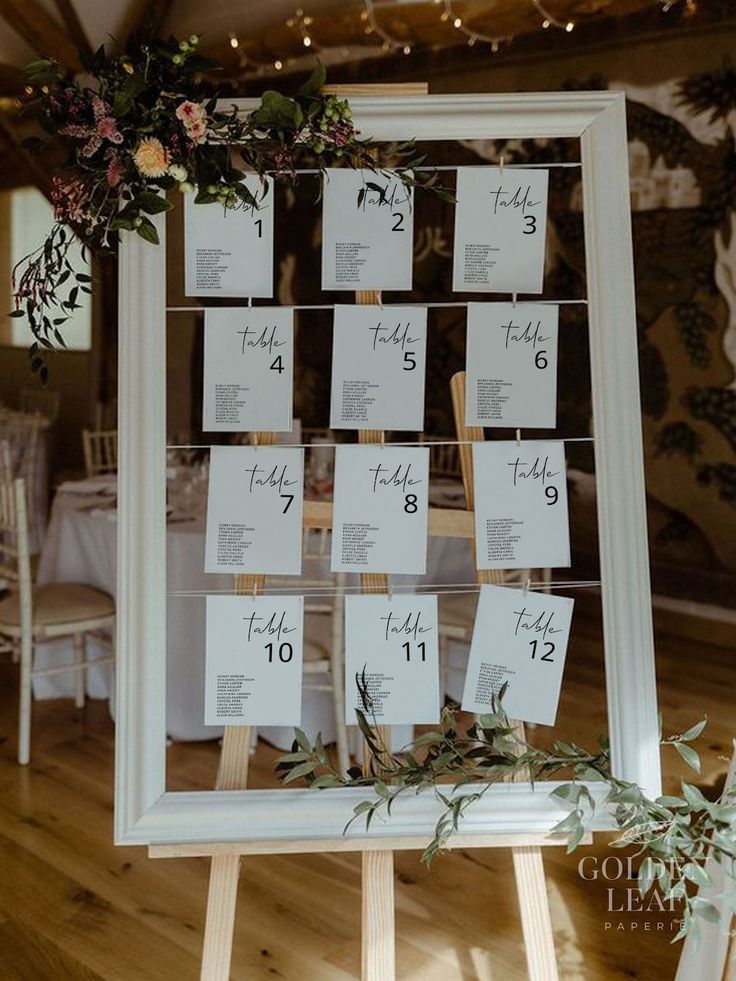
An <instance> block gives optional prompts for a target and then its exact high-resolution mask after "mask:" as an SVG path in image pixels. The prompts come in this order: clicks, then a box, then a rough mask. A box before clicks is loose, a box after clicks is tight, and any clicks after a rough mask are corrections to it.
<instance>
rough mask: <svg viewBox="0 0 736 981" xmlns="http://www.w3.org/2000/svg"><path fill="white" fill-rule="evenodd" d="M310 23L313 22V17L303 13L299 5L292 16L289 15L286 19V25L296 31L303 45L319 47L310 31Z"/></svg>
mask: <svg viewBox="0 0 736 981" xmlns="http://www.w3.org/2000/svg"><path fill="white" fill-rule="evenodd" d="M312 24H314V17H312V16H311V14H305V13H304V11H303V10H302V9H301V7H298V8H297V9H296V10H295V11H294V14H293V16H291V17H289V19H288V20H287V21H286V26H287V27H289V28H291V30H293V31H296V32H297V34H298V35H299V37H300V38H301V39H302V46H303V47H305V48H319V45H317V44H315V41H314V38H313V37H312V32H311V31H310V27H311V26H312Z"/></svg>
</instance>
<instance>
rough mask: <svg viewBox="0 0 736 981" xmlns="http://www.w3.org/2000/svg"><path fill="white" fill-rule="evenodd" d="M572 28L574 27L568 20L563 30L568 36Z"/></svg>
mask: <svg viewBox="0 0 736 981" xmlns="http://www.w3.org/2000/svg"><path fill="white" fill-rule="evenodd" d="M574 27H575V25H574V24H573V22H572V21H571V20H569V21H568V22H567V23H566V24H565V30H566V31H567V33H568V34H569V33H570V31H571V30H573V28H574Z"/></svg>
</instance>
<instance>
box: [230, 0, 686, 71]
mask: <svg viewBox="0 0 736 981" xmlns="http://www.w3.org/2000/svg"><path fill="white" fill-rule="evenodd" d="M527 2H528V3H530V4H531V6H532V8H533V9H534V10H535V11H536V13H537V14H538V15H539V17H540V26H541V28H542V29H543V30H548V29H549V28H556V29H558V30H561V31H565V32H566V33H568V34H569V33H571V32H572V31H573V30H574V29H575V27H576V21H575V20H573V19H562V17H560V16H556V15H555V14H554V13H553V12H552V10H550V9H549V7H548V6H546V4H547V3H550V2H553V0H527ZM651 2H652V6H656V7H657V8H658V9H659V10H660V11H662V12H663V13H667V12H668V11H670V10H672V9H673V8H676V7H680V8H681V10H682V13H683V15H684V16H691V15H693V14H694V13H696V12H697V10H698V0H651ZM413 5H415V6H429V7H430V8H432V7H437V8H439V11H440V20H441V22H442V23H443V24H446V25H448V26H449V27H451V28H452V29H453V30H454V31H456V32H457V33H458V34H459V35H461V36H462V37H463V38H464V40H465V42H466V43H467V45H468V47H470V48H472V47H474V46H475V45H477V44H482V45H488V46H489V47H490V48H491V51H493V52H494V53H495V52H497V51H499V50H500V49H501V47H502V46H507V45H509V44H511V42H512V41H513V40H514V38H515V36H516V35H514V34H504V35H501V34H491V33H488V32H487V30H486V31H482V30H478V29H477V28H475V27H472V26H470V22H467V23H466V20H465V18H464V16H463V11H461V10H459V9H458V7H459V6H460V4H459V0H360V6H359V23H360V24H361V25H362V34H363V35H364V37H365V42H364V43H365V44H366V45H368V46H370V47H372V48H375V47H376V45H375V44H374V42H375V41H377V42H378V47H380V49H382V50H383V51H384V52H385V53H387V54H394V55H395V54H399V53H403V54H404V55H411V54H413V53H415V52H416V50H417V49H418V48H419V47H426V44H424V43H423V42H422V39H421V38H417V37H410V38H407V37H397V36H396V34H394V33H392V31H391V30H390V29H388V28H387V27H386V26H385V25H384V24H382V23H381V22H380V20H379V11H382V10H384V9H393V10H396V9H397V8H399V7H401V8H403V9H405V8H406V7H408V6H413ZM463 10H464V8H463ZM484 13H485V14H487V13H488V10H486V11H485V12H484ZM314 22H315V18H314V17H313V16H312V15H311V14H307V13H305V11H304V10H303V9H302V8H301V7H298V8H297V9H296V10H295V11H294V13H293V14H292V16H290V17H289V18H288V19H287V20H286V27H287V28H289V30H291V31H293V32H294V33H295V34H296V35H297V36H298V38H299V41H300V49H301V54H299V55H295V54H280V55H279V54H277V53H275V52H274V53H273V55H272V57H271V59H270V60H268V61H265V62H260V61H258V60H257V59H255V58H253V57H251V56H250V55H246V54H245V51H244V49H243V42H242V40H241V38H239V37H238V35H237V34H236V33H235V32H230V34H229V44H230V46H231V47H232V48H233V50H234V52H235V53H236V54H237V58H238V61H239V64H240V68H241V70H245V69H247V70H248V71H247V72H246V73H245V74H243V75H241V78H244V77H246V74H258V75H262V74H267V73H274V72H281V71H283V70H284V68H287V69H291V68H292V67H295V66H298V65H300V64H301V63H302V62H303V57H305V56H306V55H307V53H312V52H316V51H323V50H325V48H324V45H322V44H319V43H317V41H316V40H315V38H314V34H313V31H312V28H313V25H314ZM427 44H429V42H427ZM247 46H248V45H247V44H246V47H247ZM442 46H443V45H442V44H432V45H431V47H432V49H433V50H439V49H440V48H441V47H442ZM329 47H330V48H334V49H335V50H336V51H338V52H341V55H342V59H343V60H347V59H349V57H350V53H351V49H350V48H347V47H345V45H344V42H343V43H342V45H340V44H336V45H332V44H330V45H329Z"/></svg>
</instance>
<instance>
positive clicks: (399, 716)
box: [345, 595, 440, 725]
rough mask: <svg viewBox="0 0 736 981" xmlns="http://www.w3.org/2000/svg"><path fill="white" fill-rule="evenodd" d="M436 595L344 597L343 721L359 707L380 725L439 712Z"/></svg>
mask: <svg viewBox="0 0 736 981" xmlns="http://www.w3.org/2000/svg"><path fill="white" fill-rule="evenodd" d="M438 651H439V648H438V643H437V597H436V596H427V595H421V596H418V595H412V596H406V595H403V596H395V595H394V596H391V597H389V596H380V595H378V596H347V597H346V598H345V721H346V722H347V724H348V725H355V723H356V717H355V710H356V709H361V710H362V711H363V712H364V713H365V714H366V716H367V717H368V721H369V722H372V721H373V720H374V719H375V721H376V722H377V723H378V724H379V725H401V724H413V725H420V724H427V723H428V724H433V723H436V722H438V721H439V717H440V669H439V653H438Z"/></svg>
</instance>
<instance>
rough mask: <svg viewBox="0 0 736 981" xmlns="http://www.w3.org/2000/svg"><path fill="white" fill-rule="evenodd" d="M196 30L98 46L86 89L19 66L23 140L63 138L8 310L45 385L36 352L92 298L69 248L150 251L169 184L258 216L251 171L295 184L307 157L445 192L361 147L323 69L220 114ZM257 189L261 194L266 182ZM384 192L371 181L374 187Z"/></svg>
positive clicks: (36, 145) (406, 149)
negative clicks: (32, 126) (37, 234)
mask: <svg viewBox="0 0 736 981" xmlns="http://www.w3.org/2000/svg"><path fill="white" fill-rule="evenodd" d="M198 45H199V36H198V35H194V34H193V35H192V36H191V37H189V38H188V39H186V40H183V41H180V40H178V39H177V38H174V37H170V38H167V39H162V38H156V37H153V36H150V35H147V34H142V35H134V36H132V37H131V38H130V39H129V41H128V43H127V45H126V50H125V52H124V53H123V54H121V55H117V56H114V57H113V56H110V55H108V54H107V52H106V51H105V48H104V46H102V47H100V48H99V49H98V50H97V51H96V52H95V54H94V55H92V56H91V57H89V58H87V57H85V56H84V55H83V54H80V57H81V58H82V60H83V63H84V67H85V69H86V71H87V73H88V75H89V76H91V78H92V79H93V86H92V87H90V86H89V85H87V84H82V83H81V82H80V81H78V80H77V79H75V78H73V77H71V76H69V75H68V74H66V73H64V72H63V71H62V69H61V68H60V66H59V65H58V64H57V63H56V62H54V61H49V60H42V61H36V62H33V63H32V64H31V65H29V66H28V68H27V71H28V78H29V82H30V84H29V87H28V91H29V92H30V95H31V98H30V99H29V101H28V102H27V104H26V105H25V107H24V113H25V114H26V115H29V116H31V117H32V118H33V119H35V120H36V121H37V122H38V124H39V125H40V126H41V127H42V128H43V130H44V131H45V133H46V136H45V138H44V139H41V138H39V137H32V138H31V139H30V140H26V141H25V143H24V146H25V147H26V149H28V150H30V151H32V152H34V153H35V152H38V151H39V150H40V149H41V148H42V147H43V146H44V144H45V143H46V142H48V140H50V139H53V140H58V138H62V139H63V140H64V141H65V142H66V144H67V146H68V159H67V162H66V164H65V165H64V166H63V167H62V168H61V170H60V173H59V174H58V175H57V176H55V177H54V178H53V181H52V188H51V198H52V203H53V206H54V217H55V221H56V223H55V225H54V226H53V228H52V230H51V231H50V233H49V235H48V237H47V238H46V241H45V242H44V243H42V244H41V245H40V246H39V247H38V249H36V250H35V251H34V252H32V253H30V254H29V255H27V256H25V257H24V258H23V259H21V261H20V262H19V263H18V264H17V265H16V267H15V268H14V270H13V293H14V300H15V309H14V311H13V313H12V314H11V316H14V317H25V318H26V319H27V321H28V324H29V326H30V329H31V331H32V333H33V335H34V340H33V343H32V345H31V349H30V352H29V354H30V357H31V368H32V370H33V371H38V372H40V374H41V378H42V380H43V381H44V382H45V381H46V379H47V377H48V368H47V366H46V364H45V359H44V357H43V349H49V350H52V349H53V348H54V347H55V346H56V345H59V346H61V347H63V346H64V337H63V325H64V324H65V323H66V322H67V320H68V319H69V317H70V316H71V315H72V314H73V312H74V310H76V309H77V308H78V307H79V306H80V303H79V298H80V293H90V292H91V281H90V277H89V276H87V275H86V274H83V273H78V272H76V270H75V268H74V264H73V263H72V262H71V258H72V250H74V249H77V248H81V250H82V253H83V258H86V248H87V247H92V248H94V249H102V250H114V249H115V247H116V244H117V235H118V234H119V233H120V232H121V231H123V232H134V233H136V234H138V235H140V236H141V238H143V239H145V240H146V241H147V242H150V243H152V244H157V243H158V235H157V233H156V228H155V225H154V223H153V222H152V221H151V216H152V215H156V214H158V213H160V212H163V211H168V210H169V209H170V208H171V207H172V203H171V201H170V200H167V198H166V197H164V196H163V194H162V192H171V191H173V190H175V189H177V188H178V190H180V191H182V192H183V193H188V194H193V195H194V202H195V203H196V204H211V203H215V202H217V203H220V204H221V205H222V206H223V207H224V208H229V209H233V208H258V205H259V201H258V200H257V199H256V196H254V195H253V194H252V193H251V191H250V190H249V189H248V187H247V186H246V184H245V180H244V179H245V174H246V172H248V171H249V172H251V173H253V172H255V173H256V174H258V175H259V176H260V177H261V179H262V180H263V179H264V178H265V176H266V175H267V174H269V175H271V176H272V177H273V178H274V179H275V180H277V181H283V182H287V183H289V184H294V183H295V182H296V180H297V164H298V163H301V161H302V160H305V159H306V160H307V161H309V164H310V165H313V166H316V167H318V168H319V169H322V168H324V167H326V166H335V165H343V164H344V165H347V166H351V167H365V168H369V169H372V170H380V169H382V168H384V167H387V166H391V167H392V169H394V170H395V171H396V172H397V173H398V174H399V176H400V177H401V179H402V180H403V181H404V182H405V183H406V184H410V185H416V184H417V183H418V182H421V184H422V186H426V187H433V188H434V189H435V190H438V191H439V192H440V193H442V194H444V193H445V192H443V191H442V189H441V188H439V186H438V183H437V173H436V172H430V173H427V172H426V171H424V172H420V173H419V174H417V175H415V173H414V171H413V169H412V168H415V167H417V166H418V165H419V164H421V163H422V162H423V160H424V157H423V156H421V155H420V154H419V153H418V151H417V148H416V146H415V145H414V143H413V142H412V141H407V142H404V143H392V144H377V143H374V142H371V141H370V140H367V139H361V138H360V134H359V133H358V131H357V130H356V129H355V126H354V124H353V118H352V111H351V109H350V106H349V104H348V102H347V100H345V99H340V98H337V97H336V96H334V95H325V94H322V93H321V91H320V90H321V88H322V85H323V83H324V81H325V72H324V69H323V67H322V66H321V65H318V66H317V68H316V69H315V70H314V72H313V74H312V76H311V77H310V78H309V79H308V81H307V82H305V83H304V85H302V86H301V88H300V89H299V91H298V92H297V93H296V95H294V96H293V97H288V96H285V95H282V94H281V93H280V92H276V91H273V90H268V91H265V92H264V93H263V95H262V96H261V101H260V105H259V106H258V108H257V109H256V110H255V111H254V112H252V113H250V114H249V115H247V116H243V115H241V114H240V113H239V112H238V110H237V108H236V107H235V106H233V107H232V108H231V109H230V110H229V111H227V112H224V111H222V110H218V109H217V102H218V100H217V98H216V96H212V97H210V98H207V97H206V92H207V88H206V81H205V77H204V74H203V73H205V72H207V73H210V72H213V71H216V70H218V69H219V68H220V66H219V65H218V64H217V63H216V62H214V61H211V60H210V59H207V58H203V57H202V56H201V55H199V54H198V52H197V49H198ZM263 186H264V192H265V188H266V186H267V185H266V183H265V180H263ZM376 188H377V190H378V191H379V193H380V190H381V189H380V187H378V186H376Z"/></svg>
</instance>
